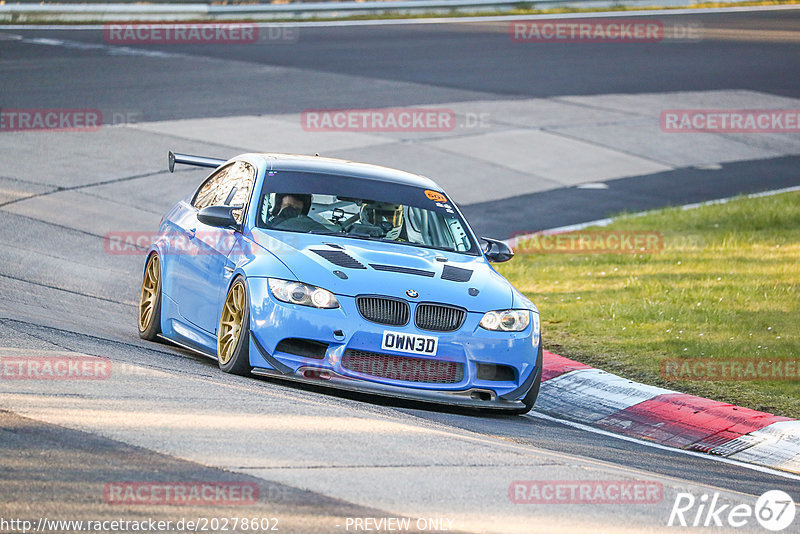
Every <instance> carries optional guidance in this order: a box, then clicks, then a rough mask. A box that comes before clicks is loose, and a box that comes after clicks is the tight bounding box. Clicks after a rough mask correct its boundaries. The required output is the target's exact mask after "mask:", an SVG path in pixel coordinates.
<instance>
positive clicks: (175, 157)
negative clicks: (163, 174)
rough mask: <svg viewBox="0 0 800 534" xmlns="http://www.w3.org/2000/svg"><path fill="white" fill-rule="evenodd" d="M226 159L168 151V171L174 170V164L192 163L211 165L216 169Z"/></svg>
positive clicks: (204, 165) (195, 164) (201, 165)
mask: <svg viewBox="0 0 800 534" xmlns="http://www.w3.org/2000/svg"><path fill="white" fill-rule="evenodd" d="M225 161H226V160H224V159H217V158H207V157H205V156H190V155H189V154H175V153H174V152H173V151H171V150H170V151H169V172H175V164H176V163H182V164H184V165H194V166H195V167H212V168H214V169H216V168H217V167H219V166H220V165H222V164H223V163H225Z"/></svg>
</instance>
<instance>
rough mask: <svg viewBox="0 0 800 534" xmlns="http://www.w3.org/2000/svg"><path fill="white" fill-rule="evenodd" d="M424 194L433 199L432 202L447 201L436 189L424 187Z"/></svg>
mask: <svg viewBox="0 0 800 534" xmlns="http://www.w3.org/2000/svg"><path fill="white" fill-rule="evenodd" d="M425 196H426V197H428V198H429V199H431V200H433V201H434V202H447V197H446V196H444V195H443V194H441V193H439V192H438V191H431V190H430V189H426V190H425Z"/></svg>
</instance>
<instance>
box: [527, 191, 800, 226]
mask: <svg viewBox="0 0 800 534" xmlns="http://www.w3.org/2000/svg"><path fill="white" fill-rule="evenodd" d="M793 191H800V185H795V186H792V187H784V188H783V189H772V190H770V191H762V192H761V193H751V194H749V195H742V196H735V197H726V198H718V199H715V200H706V201H705V202H695V203H693V204H684V205H682V206H676V207H678V208H680V209H681V210H684V211H685V210H692V209H695V208H700V207H702V206H713V205H714V204H726V203H728V202H730V201H732V200H736V199H738V198H761V197H771V196H773V195H780V194H781V193H791V192H793ZM673 207H675V206H673ZM657 209H668V208H656V209H655V210H657ZM655 210H648V211H640V212H638V213H631V214H630V215H625V216H624V217H626V218H627V217H641V216H643V215H648V214H650V213H651V212H653V211H655ZM615 220H616V219H614V218H607V219H597V220H595V221H588V222H585V223H578V224H570V225H567V226H558V227H556V228H546V229H544V230H542V232H548V233H560V232H574V231H576V230H583V229H584V228H588V227H590V226H608V225H609V224H611V223H613V222H614V221H615ZM518 237H524V236H518Z"/></svg>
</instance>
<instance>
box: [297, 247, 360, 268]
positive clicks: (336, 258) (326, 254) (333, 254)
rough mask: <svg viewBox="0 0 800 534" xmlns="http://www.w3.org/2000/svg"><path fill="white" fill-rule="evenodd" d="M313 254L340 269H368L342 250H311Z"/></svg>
mask: <svg viewBox="0 0 800 534" xmlns="http://www.w3.org/2000/svg"><path fill="white" fill-rule="evenodd" d="M311 252H313V253H315V254H319V255H320V256H322V257H323V258H325V259H326V260H328V261H329V262H331V263H332V264H334V265H338V266H339V267H345V268H347V269H366V267H364V265H362V264H361V262H359V261H358V260H357V259H355V258H354V257H352V256H350V255H349V254H347V253H346V252H343V251H341V250H328V249H311Z"/></svg>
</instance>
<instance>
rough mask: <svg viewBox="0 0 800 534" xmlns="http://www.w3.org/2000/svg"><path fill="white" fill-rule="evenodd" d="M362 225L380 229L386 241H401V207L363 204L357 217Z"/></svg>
mask: <svg viewBox="0 0 800 534" xmlns="http://www.w3.org/2000/svg"><path fill="white" fill-rule="evenodd" d="M359 219H360V222H361V223H362V224H370V225H372V226H378V227H380V228H381V229H382V230H383V231H384V232H386V235H385V236H384V237H385V238H386V239H394V240H396V241H401V240H404V239H401V235H400V234H401V232H402V230H403V206H401V205H400V204H390V203H387V202H365V203H364V204H362V205H361V215H360V217H359Z"/></svg>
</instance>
